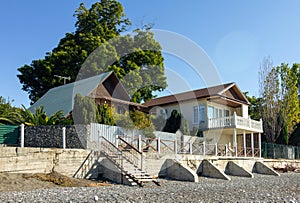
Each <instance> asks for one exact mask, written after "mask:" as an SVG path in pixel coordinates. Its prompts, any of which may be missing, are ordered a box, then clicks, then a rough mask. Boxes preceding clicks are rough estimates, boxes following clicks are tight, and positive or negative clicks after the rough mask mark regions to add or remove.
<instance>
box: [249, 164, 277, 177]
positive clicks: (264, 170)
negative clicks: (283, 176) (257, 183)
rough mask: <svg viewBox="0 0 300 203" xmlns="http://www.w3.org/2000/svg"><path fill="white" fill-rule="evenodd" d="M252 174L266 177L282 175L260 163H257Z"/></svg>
mask: <svg viewBox="0 0 300 203" xmlns="http://www.w3.org/2000/svg"><path fill="white" fill-rule="evenodd" d="M252 172H255V173H259V174H264V175H274V176H280V174H279V173H277V172H276V171H275V170H274V169H272V168H270V167H269V166H267V165H266V164H264V163H263V162H260V161H257V162H255V164H254V166H253V169H252Z"/></svg>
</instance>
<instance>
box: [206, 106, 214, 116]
mask: <svg viewBox="0 0 300 203" xmlns="http://www.w3.org/2000/svg"><path fill="white" fill-rule="evenodd" d="M207 117H208V118H214V107H212V106H208V108H207Z"/></svg>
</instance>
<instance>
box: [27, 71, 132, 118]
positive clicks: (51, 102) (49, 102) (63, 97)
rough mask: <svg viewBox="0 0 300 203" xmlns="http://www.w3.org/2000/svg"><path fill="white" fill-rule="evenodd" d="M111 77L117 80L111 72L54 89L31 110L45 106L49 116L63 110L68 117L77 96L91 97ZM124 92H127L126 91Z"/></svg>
mask: <svg viewBox="0 0 300 203" xmlns="http://www.w3.org/2000/svg"><path fill="white" fill-rule="evenodd" d="M109 77H115V78H116V76H115V74H114V73H113V72H112V71H111V72H106V73H102V74H100V75H97V76H94V77H90V78H86V79H83V80H79V81H76V82H73V83H69V84H66V85H62V86H59V87H55V88H52V89H50V90H49V91H48V92H47V93H46V94H45V95H43V96H42V97H41V98H40V99H39V100H38V101H37V102H36V103H34V104H33V105H32V106H31V107H30V108H29V110H30V111H32V112H33V111H34V110H35V109H36V108H38V107H40V106H44V110H45V111H46V114H47V115H52V114H53V113H55V112H57V111H59V110H62V111H63V112H64V115H67V114H68V113H70V112H71V111H72V110H73V104H74V98H75V95H76V94H80V95H81V96H89V95H90V94H91V93H92V92H93V91H94V90H95V88H97V87H98V85H99V84H102V83H104V82H105V81H106V79H108V78H109ZM124 91H125V92H126V90H125V89H124ZM126 94H127V92H126ZM127 95H128V94H127Z"/></svg>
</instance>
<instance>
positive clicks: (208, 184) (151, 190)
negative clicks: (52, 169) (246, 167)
mask: <svg viewBox="0 0 300 203" xmlns="http://www.w3.org/2000/svg"><path fill="white" fill-rule="evenodd" d="M254 176H255V177H254V178H253V179H250V178H240V177H231V178H232V180H231V181H226V180H218V179H211V178H203V177H201V178H200V180H199V182H198V183H191V182H179V181H168V180H161V184H162V186H161V187H158V186H154V185H152V184H150V183H149V184H147V185H146V186H145V187H144V188H139V187H129V186H122V185H113V186H107V187H78V188H75V187H74V188H63V187H61V188H51V189H37V190H32V191H26V192H2V193H0V202H95V200H94V197H95V196H97V197H98V202H300V173H284V174H281V176H280V177H275V176H262V175H258V174H255V175H254Z"/></svg>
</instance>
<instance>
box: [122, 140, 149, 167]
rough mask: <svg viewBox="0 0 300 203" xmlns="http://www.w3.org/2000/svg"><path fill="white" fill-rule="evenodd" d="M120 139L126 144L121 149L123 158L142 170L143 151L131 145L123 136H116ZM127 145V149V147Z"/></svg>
mask: <svg viewBox="0 0 300 203" xmlns="http://www.w3.org/2000/svg"><path fill="white" fill-rule="evenodd" d="M118 139H119V140H120V141H122V142H123V143H125V144H126V147H125V148H126V149H125V148H123V149H122V153H123V156H124V158H126V159H127V160H128V161H129V162H131V163H132V164H133V165H135V166H136V167H138V168H139V169H141V170H142V168H143V153H142V152H140V151H139V150H138V149H136V148H135V147H134V146H132V145H131V144H130V143H128V142H127V141H125V140H124V139H123V138H121V137H118ZM127 147H129V149H127Z"/></svg>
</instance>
